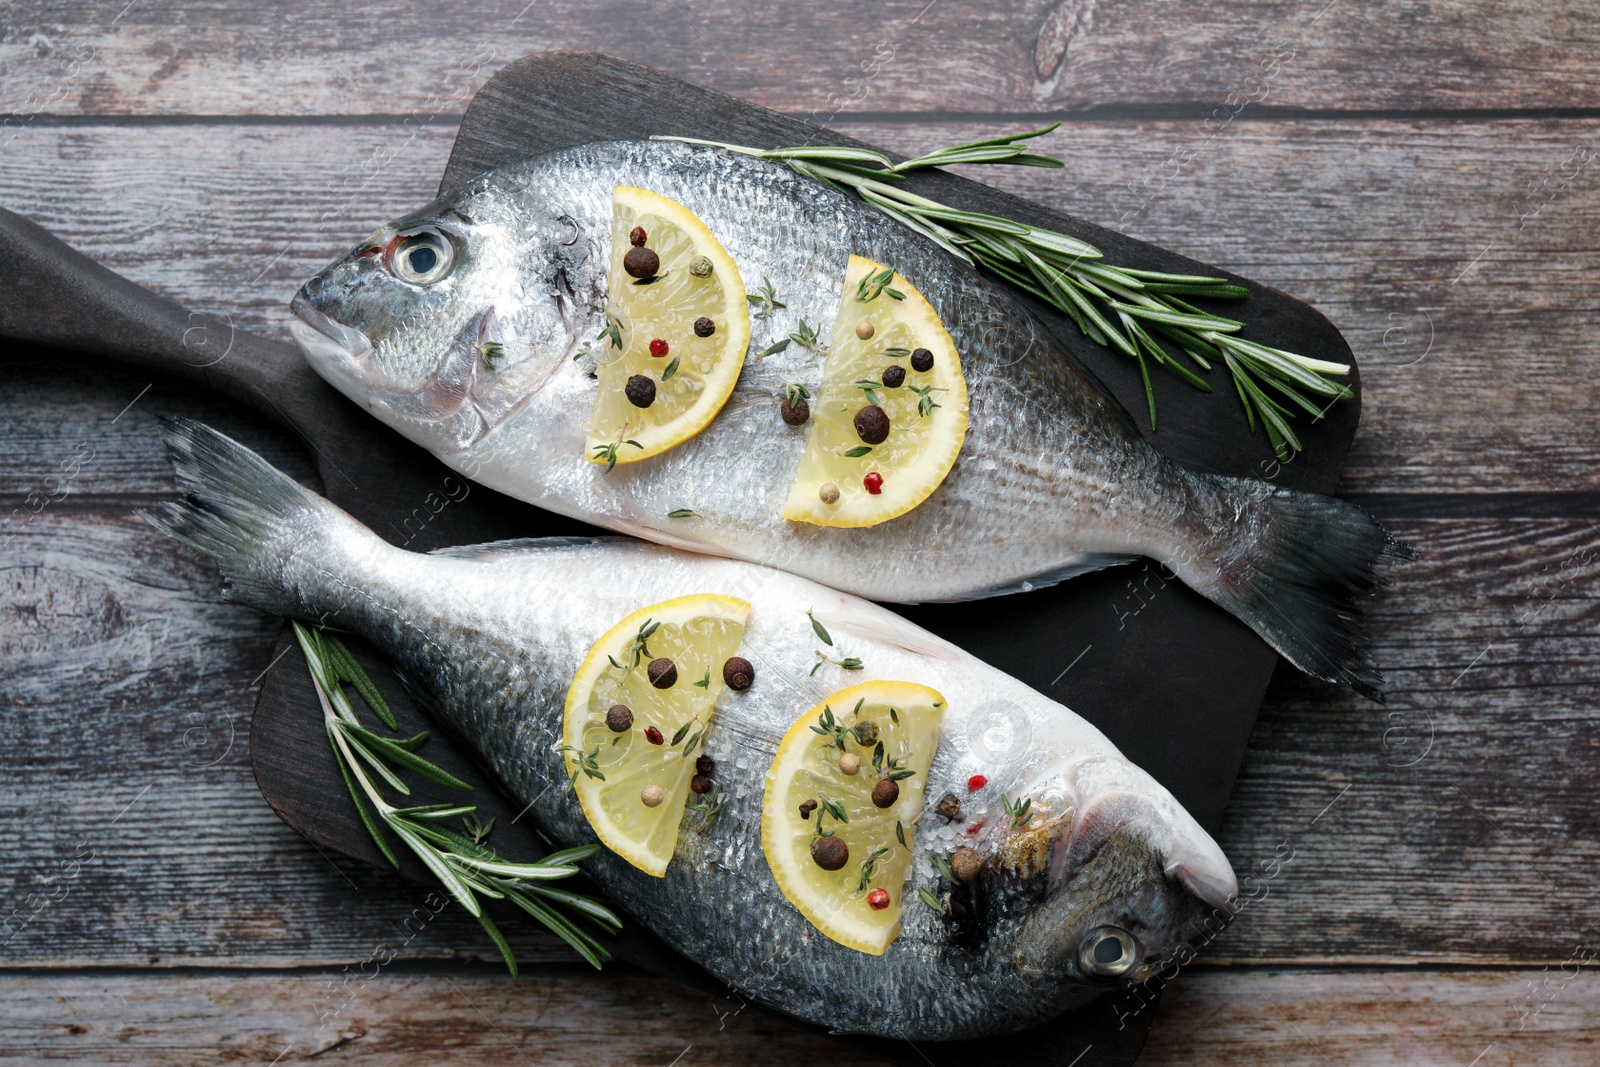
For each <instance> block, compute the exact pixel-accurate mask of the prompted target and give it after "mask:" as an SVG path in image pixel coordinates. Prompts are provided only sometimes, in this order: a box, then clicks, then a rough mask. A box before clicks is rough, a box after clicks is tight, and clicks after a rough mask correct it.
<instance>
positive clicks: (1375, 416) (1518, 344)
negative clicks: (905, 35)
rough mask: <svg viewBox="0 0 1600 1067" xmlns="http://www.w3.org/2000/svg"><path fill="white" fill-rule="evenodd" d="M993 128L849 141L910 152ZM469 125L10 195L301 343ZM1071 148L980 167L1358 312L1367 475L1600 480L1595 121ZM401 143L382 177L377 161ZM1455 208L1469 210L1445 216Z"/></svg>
mask: <svg viewBox="0 0 1600 1067" xmlns="http://www.w3.org/2000/svg"><path fill="white" fill-rule="evenodd" d="M976 129H977V128H976V127H972V126H961V125H948V124H945V125H940V124H933V125H926V126H918V127H915V128H907V127H899V126H884V125H872V126H866V125H852V126H850V127H848V128H847V130H846V132H849V133H851V134H853V135H856V136H860V137H865V138H868V139H871V140H875V141H879V142H881V143H883V144H885V145H886V146H888V147H891V148H897V149H901V150H908V151H909V150H919V149H922V148H926V147H930V146H933V145H936V144H940V143H946V142H948V141H950V140H952V139H957V138H962V137H967V136H970V135H972V134H973V133H974V132H975V131H976ZM449 139H450V138H449V133H448V131H444V130H438V131H434V132H431V133H424V134H422V135H419V136H417V137H416V138H414V139H409V140H408V139H407V135H405V134H402V133H399V132H397V131H394V130H389V129H386V128H383V127H363V128H357V129H337V130H330V129H326V128H319V127H282V126H276V127H274V126H261V127H256V126H250V127H231V128H223V129H222V130H219V129H217V128H204V129H197V128H192V127H159V128H141V129H137V130H130V129H117V128H93V129H49V130H46V129H40V130H34V131H31V132H30V134H29V136H28V137H27V138H22V139H18V140H17V141H16V142H15V143H14V144H13V145H11V146H10V148H9V149H8V156H7V163H8V165H7V167H6V168H4V170H3V171H0V202H3V203H5V204H6V205H7V206H9V207H12V208H14V209H16V210H19V211H22V212H23V213H24V214H28V215H30V216H33V217H35V218H36V219H38V221H40V222H41V223H43V224H44V225H46V226H48V227H50V228H52V229H54V230H56V231H57V232H58V233H59V234H60V235H61V236H63V237H64V238H65V239H66V240H68V241H69V242H70V243H72V244H74V245H76V246H78V247H79V248H81V249H83V250H84V251H85V252H87V253H89V254H90V255H93V256H95V257H97V258H100V259H102V260H103V261H105V262H106V263H107V264H108V265H110V266H112V267H113V268H114V269H117V270H119V271H121V272H123V273H125V274H127V275H128V276H130V277H132V278H134V279H135V280H138V281H140V282H143V283H146V284H149V285H150V286H152V287H153V288H155V289H157V290H159V291H161V292H163V293H164V294H166V295H168V296H171V297H173V298H175V299H177V300H180V301H182V302H184V303H186V304H188V305H189V306H191V307H193V308H196V309H199V310H204V311H209V312H213V313H218V312H220V313H224V314H228V315H231V316H232V317H233V318H234V320H235V321H236V322H238V323H239V324H240V326H241V327H244V328H248V329H255V330H261V331H266V332H270V333H273V334H275V335H279V336H281V335H282V334H283V330H284V326H283V322H284V319H285V315H286V312H284V311H283V306H284V304H285V303H286V302H287V298H288V297H289V295H290V294H291V293H292V292H293V289H294V287H295V286H296V284H297V283H298V280H299V279H301V278H303V277H306V276H309V274H310V273H311V272H313V271H314V270H315V269H317V268H319V267H320V266H322V265H323V264H324V263H326V262H327V261H328V260H329V259H331V258H332V257H333V256H334V255H336V254H338V253H340V252H342V251H343V250H344V249H345V248H346V246H347V245H348V244H349V243H350V242H351V240H352V239H353V235H358V234H361V233H365V232H367V231H368V230H370V229H371V227H372V226H374V225H376V224H377V223H378V222H379V221H381V220H383V219H385V218H387V217H391V216H393V215H394V214H397V213H399V212H400V211H402V210H405V209H407V208H409V207H413V206H415V205H416V204H417V203H420V202H422V201H423V200H425V199H426V198H427V197H428V196H430V195H431V192H432V189H433V187H434V183H435V182H436V180H437V176H438V173H439V172H440V170H441V169H442V167H443V163H444V159H445V157H446V156H447V155H448V152H449V143H448V142H449ZM1050 144H1051V145H1053V146H1054V147H1055V148H1056V150H1058V151H1061V152H1064V153H1066V154H1068V156H1069V158H1071V160H1072V162H1073V165H1072V168H1071V169H1070V170H1069V171H1066V172H1051V171H1035V170H1030V169H1017V170H1009V171H1008V170H1005V169H1003V168H993V169H991V170H990V171H988V172H987V173H985V174H984V175H983V177H985V179H986V180H989V181H992V182H995V183H996V184H1000V185H1004V186H1006V187H1008V188H1010V189H1012V190H1014V191H1017V192H1021V193H1024V194H1026V195H1028V196H1031V197H1035V198H1037V199H1039V200H1041V201H1043V202H1046V203H1050V204H1052V205H1054V206H1059V207H1063V208H1066V209H1070V210H1073V211H1075V212H1077V213H1079V214H1082V215H1084V216H1086V217H1088V218H1090V219H1093V220H1095V221H1098V222H1102V223H1105V224H1107V225H1111V226H1114V227H1120V228H1123V229H1127V230H1129V231H1130V232H1132V233H1134V234H1135V235H1137V236H1139V237H1142V238H1144V239H1146V240H1152V241H1156V242H1159V243H1162V244H1165V245H1168V246H1170V247H1173V248H1175V249H1177V250H1179V251H1182V252H1185V253H1187V254H1190V255H1194V256H1197V257H1199V258H1202V259H1206V260H1209V261H1212V262H1216V263H1218V264H1220V265H1222V266H1225V267H1227V268H1229V269H1232V270H1236V271H1239V272H1241V273H1244V274H1247V275H1249V276H1252V277H1255V278H1257V279H1259V280H1261V281H1263V282H1266V283H1269V284H1273V285H1276V286H1278V287H1279V288H1282V289H1284V290H1286V291H1288V292H1291V293H1293V294H1295V295H1297V296H1300V297H1302V298H1305V299H1307V300H1309V301H1311V302H1312V303H1313V304H1315V305H1316V306H1317V307H1318V308H1319V309H1321V310H1322V311H1324V312H1325V313H1326V314H1328V315H1329V316H1330V317H1331V318H1332V319H1333V320H1334V322H1335V323H1336V324H1337V325H1339V326H1340V328H1341V329H1342V330H1343V332H1344V333H1345V335H1346V337H1347V338H1348V339H1349V340H1350V342H1351V345H1352V347H1353V348H1354V349H1355V351H1356V354H1357V356H1358V358H1360V359H1361V360H1362V365H1363V368H1364V380H1365V385H1366V388H1367V390H1368V394H1367V396H1368V402H1367V404H1366V405H1365V410H1364V412H1363V416H1364V417H1363V426H1362V429H1361V433H1360V435H1359V436H1358V438H1357V442H1356V446H1355V449H1354V450H1353V452H1352V454H1351V461H1350V465H1349V467H1348V469H1347V471H1346V476H1345V482H1344V484H1345V486H1346V487H1347V488H1348V489H1350V490H1353V491H1360V492H1367V493H1377V494H1389V493H1408V494H1418V493H1460V492H1476V493H1483V492H1491V491H1494V492H1506V491H1515V492H1520V493H1561V494H1579V493H1589V494H1593V493H1595V492H1597V491H1600V445H1597V443H1596V442H1595V441H1594V439H1593V437H1592V435H1585V434H1574V433H1572V432H1570V427H1571V426H1572V425H1575V424H1581V420H1583V419H1586V418H1587V416H1588V408H1589V397H1588V394H1587V391H1586V390H1584V389H1574V388H1571V383H1572V382H1575V381H1587V380H1590V379H1592V378H1593V376H1594V373H1595V371H1596V369H1597V366H1596V364H1597V361H1600V354H1597V353H1596V350H1595V349H1594V346H1593V345H1592V344H1590V328H1591V326H1590V324H1591V323H1592V321H1593V319H1594V317H1595V314H1596V312H1597V310H1600V309H1597V304H1600V297H1597V296H1596V290H1595V288H1594V287H1593V286H1592V285H1591V284H1590V272H1591V264H1590V259H1591V258H1592V255H1591V250H1590V249H1589V248H1588V244H1589V241H1588V236H1587V235H1589V234H1591V233H1593V232H1595V230H1596V229H1597V228H1600V182H1596V180H1595V173H1596V171H1595V167H1594V158H1595V154H1596V152H1597V151H1600V136H1597V135H1596V134H1595V132H1594V130H1593V129H1591V128H1590V127H1589V125H1588V124H1587V123H1583V122H1575V121H1525V122H1516V123H1502V124H1488V123H1484V124H1449V125H1439V124H1429V123H1411V122H1381V123H1324V122H1300V123H1255V124H1246V123H1239V124H1235V125H1233V126H1230V127H1228V128H1227V129H1225V130H1224V131H1223V132H1222V133H1221V134H1220V135H1218V136H1216V137H1215V138H1212V139H1209V140H1208V139H1207V134H1206V131H1204V129H1203V128H1202V127H1200V126H1199V125H1196V124H1153V125H1140V126H1131V127H1127V128H1122V127H1110V126H1089V127H1079V128H1074V129H1072V130H1070V131H1068V132H1067V133H1065V134H1057V135H1055V138H1054V140H1053V141H1051V142H1050ZM391 152H392V153H393V158H392V159H391V160H390V161H389V162H388V163H387V164H386V166H385V167H384V168H382V169H381V171H380V172H379V173H377V174H376V175H374V176H373V177H371V178H370V179H369V178H367V177H366V176H364V175H363V173H362V172H361V169H360V167H359V166H358V163H359V161H361V160H365V159H368V158H370V157H373V156H374V155H387V154H388V153H391ZM1190 152H1193V157H1192V158H1189V159H1188V162H1186V163H1183V164H1182V165H1181V167H1179V169H1178V173H1177V174H1176V176H1172V177H1167V176H1166V174H1167V172H1168V171H1170V170H1171V167H1166V168H1165V170H1164V169H1163V168H1164V164H1165V163H1166V162H1167V161H1174V165H1176V162H1177V161H1182V160H1184V159H1185V158H1187V153H1190ZM106 159H115V160H117V164H116V166H115V167H107V166H105V165H103V163H102V162H101V161H103V160H106ZM173 159H183V160H193V161H199V160H203V161H205V162H204V165H195V166H192V167H190V168H189V169H188V170H181V169H174V168H173V167H172V165H171V161H172V160H173ZM284 160H293V161H294V165H293V166H292V167H286V166H285V165H284V164H283V161H284ZM353 161H355V162H353ZM1129 182H1133V183H1134V185H1133V188H1131V189H1130V188H1129ZM1441 203H1451V204H1462V205H1467V206H1468V209H1467V210H1463V211H1459V212H1454V213H1452V214H1450V215H1449V216H1448V218H1447V219H1441V218H1440V216H1439V205H1440V204H1441ZM1159 388H1160V389H1161V390H1162V391H1163V392H1172V391H1176V390H1178V389H1181V388H1184V387H1183V386H1181V385H1180V384H1178V383H1176V382H1172V381H1165V382H1162V383H1161V384H1160V386H1159ZM1223 389H1224V390H1225V389H1226V386H1224V387H1223ZM124 402H126V401H124ZM1216 402H1217V403H1218V404H1223V405H1226V404H1231V403H1234V401H1233V400H1232V398H1231V397H1229V396H1228V395H1227V393H1226V392H1225V391H1223V392H1221V393H1219V395H1218V396H1217V398H1216ZM1158 441H1159V438H1158ZM1264 473H1270V464H1269V468H1268V470H1266V471H1264ZM1572 506H1573V507H1578V506H1580V505H1578V504H1573V505H1572ZM1452 507H1456V505H1452ZM1591 510H1592V507H1591ZM1423 513H1425V512H1423ZM1452 513H1456V514H1459V513H1460V512H1459V509H1457V510H1455V511H1453V512H1452ZM1555 513H1556V514H1559V513H1560V512H1559V511H1557V512H1555ZM1569 513H1570V512H1569ZM1582 513H1584V514H1588V513H1589V512H1587V511H1585V512H1582Z"/></svg>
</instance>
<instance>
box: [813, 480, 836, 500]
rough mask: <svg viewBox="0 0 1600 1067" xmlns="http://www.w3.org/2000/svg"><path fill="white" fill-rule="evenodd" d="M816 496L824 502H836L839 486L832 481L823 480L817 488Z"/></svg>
mask: <svg viewBox="0 0 1600 1067" xmlns="http://www.w3.org/2000/svg"><path fill="white" fill-rule="evenodd" d="M817 497H818V499H820V500H821V501H822V502H823V503H824V504H837V503H838V502H839V487H838V486H837V485H834V484H833V483H832V482H823V483H822V487H821V488H820V489H818V490H817Z"/></svg>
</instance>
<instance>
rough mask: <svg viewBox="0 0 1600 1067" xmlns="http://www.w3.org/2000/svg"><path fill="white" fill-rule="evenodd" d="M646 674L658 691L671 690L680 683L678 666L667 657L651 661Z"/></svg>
mask: <svg viewBox="0 0 1600 1067" xmlns="http://www.w3.org/2000/svg"><path fill="white" fill-rule="evenodd" d="M644 672H645V675H646V676H647V677H648V678H649V679H650V684H651V685H653V686H655V687H656V688H657V689H671V688H672V687H673V686H674V685H676V684H677V683H678V665H677V664H676V663H674V662H672V661H671V660H670V659H668V658H667V657H665V656H662V657H660V658H659V659H653V660H651V661H650V666H648V667H646V668H645V671H644Z"/></svg>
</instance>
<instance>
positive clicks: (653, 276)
mask: <svg viewBox="0 0 1600 1067" xmlns="http://www.w3.org/2000/svg"><path fill="white" fill-rule="evenodd" d="M607 290H608V294H607V297H608V298H607V302H606V325H605V328H604V329H603V330H602V331H601V333H600V336H599V337H597V338H596V339H595V340H594V341H593V342H592V344H591V346H590V352H591V354H592V355H593V356H594V358H595V362H596V364H597V368H596V377H597V378H598V379H599V382H598V391H597V392H596V394H595V399H594V408H593V410H592V411H591V412H590V415H589V421H588V422H587V423H586V424H585V425H584V432H585V433H586V434H587V436H588V440H587V442H586V446H587V450H588V451H587V455H588V458H589V459H590V460H592V461H593V462H595V463H601V464H604V465H605V466H606V469H607V470H610V469H611V467H613V466H615V465H616V464H618V463H635V462H637V461H639V460H641V459H648V458H650V457H651V456H655V455H659V454H661V453H662V452H665V451H666V450H667V449H669V448H671V447H672V446H673V445H676V444H680V443H681V442H683V441H686V440H688V439H689V438H691V437H693V436H694V435H695V434H697V433H699V432H700V431H701V430H703V429H705V428H706V426H707V425H708V424H709V423H710V422H711V420H712V419H714V418H716V416H717V412H719V411H721V410H722V406H723V405H724V404H725V403H727V401H728V397H729V396H730V395H731V394H732V393H733V388H734V386H735V385H737V384H738V382H739V372H740V370H741V369H742V368H743V366H744V356H745V351H746V349H748V348H749V347H750V312H749V304H748V302H747V301H746V300H745V292H744V283H743V282H742V281H741V280H740V278H739V268H738V267H737V266H736V265H735V264H734V262H733V259H732V257H730V256H729V255H728V253H727V252H726V251H724V250H723V248H722V245H721V243H719V242H718V241H717V239H716V237H714V236H713V235H712V233H711V231H710V230H709V229H707V228H706V224H705V223H703V222H701V221H700V219H698V218H697V217H695V215H694V213H693V212H692V211H690V210H689V209H688V208H686V207H684V206H683V205H682V204H680V203H678V202H677V201H676V200H669V199H667V198H666V197H664V196H661V195H660V194H658V193H652V192H650V191H649V190H648V189H636V188H633V187H631V186H625V185H619V186H617V187H616V188H615V189H614V190H612V197H611V262H610V270H609V273H608V274H607Z"/></svg>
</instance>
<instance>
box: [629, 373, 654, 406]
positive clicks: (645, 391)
mask: <svg viewBox="0 0 1600 1067" xmlns="http://www.w3.org/2000/svg"><path fill="white" fill-rule="evenodd" d="M622 393H623V395H624V396H626V397H627V398H628V403H630V404H632V405H633V406H634V407H636V408H647V407H649V406H650V405H651V404H654V403H655V402H656V383H655V381H654V380H653V379H652V378H651V377H650V376H649V375H648V374H635V375H634V376H633V377H631V378H629V379H628V384H627V385H625V386H623V387H622Z"/></svg>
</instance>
